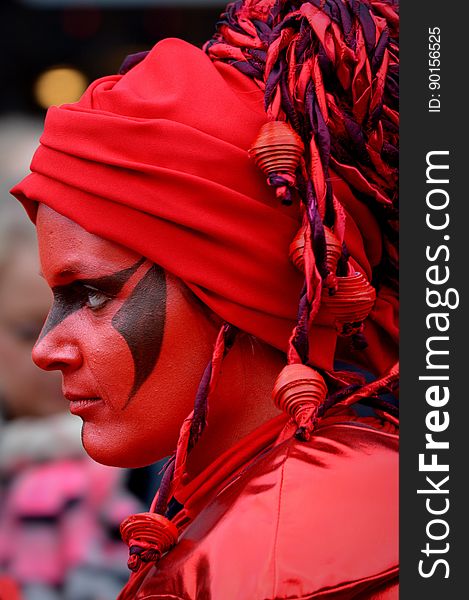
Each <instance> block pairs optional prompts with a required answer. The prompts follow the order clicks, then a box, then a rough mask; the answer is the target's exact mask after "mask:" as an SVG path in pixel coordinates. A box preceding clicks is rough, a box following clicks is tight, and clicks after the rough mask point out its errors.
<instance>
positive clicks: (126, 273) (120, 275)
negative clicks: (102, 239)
mask: <svg viewBox="0 0 469 600" xmlns="http://www.w3.org/2000/svg"><path fill="white" fill-rule="evenodd" d="M145 260H146V258H145V257H144V256H142V258H140V259H139V260H138V261H137V262H136V263H134V264H133V265H131V266H130V267H126V268H125V269H122V270H121V271H116V272H115V273H110V274H109V275H103V276H101V277H78V278H77V279H76V281H77V282H80V283H84V284H87V285H92V284H100V283H106V282H111V281H116V279H117V280H121V279H122V280H123V283H122V285H123V284H124V283H125V282H126V281H127V279H128V278H129V277H130V276H131V275H133V274H134V273H135V271H136V270H137V269H138V268H139V267H140V266H141V265H142V264H143V263H144V262H145ZM82 271H83V268H80V266H79V265H77V266H75V264H73V263H72V264H70V265H69V266H67V267H65V268H63V269H62V270H61V271H59V272H58V273H57V274H56V277H57V279H64V278H66V277H70V276H76V275H79V274H80V273H81V272H82ZM39 276H40V277H42V278H44V273H43V272H42V270H39ZM54 287H66V285H63V286H54Z"/></svg>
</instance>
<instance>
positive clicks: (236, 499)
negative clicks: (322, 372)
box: [138, 423, 398, 600]
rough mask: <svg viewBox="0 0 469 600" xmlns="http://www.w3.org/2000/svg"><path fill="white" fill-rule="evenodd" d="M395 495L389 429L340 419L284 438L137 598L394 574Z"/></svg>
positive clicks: (318, 585) (325, 594)
mask: <svg viewBox="0 0 469 600" xmlns="http://www.w3.org/2000/svg"><path fill="white" fill-rule="evenodd" d="M397 496H398V461H397V437H396V436H395V435H392V434H389V433H384V432H382V431H377V430H374V429H371V428H369V427H363V426H361V425H360V424H346V423H344V424H334V425H332V426H325V427H322V428H320V429H318V430H317V431H316V433H315V435H314V437H313V438H312V440H311V441H310V442H308V443H301V442H297V441H296V440H294V439H289V440H287V441H285V442H283V443H282V444H280V445H279V446H277V447H275V448H273V449H271V450H270V451H269V452H267V453H265V454H264V455H263V456H261V457H259V459H258V460H257V461H256V462H255V463H254V464H253V465H252V466H251V467H250V468H249V469H247V470H246V471H245V472H244V473H243V474H242V475H241V476H239V477H238V478H237V479H236V480H235V481H233V482H231V483H230V484H229V485H228V486H227V487H226V488H225V489H224V490H223V491H222V492H221V493H219V494H218V496H217V497H216V498H215V499H214V500H213V501H212V502H211V503H210V504H209V505H208V506H207V507H206V508H205V509H204V510H203V511H202V512H201V513H200V514H199V516H198V517H197V518H196V519H195V520H194V522H193V523H192V524H191V525H190V526H189V527H188V528H187V530H186V531H185V532H184V534H183V536H182V537H181V540H180V542H179V543H178V545H177V547H176V548H174V549H173V550H172V551H171V552H170V553H169V554H168V555H166V556H165V557H164V559H163V560H162V561H161V562H160V565H159V567H158V569H157V570H156V569H154V570H153V571H152V573H151V574H150V575H149V576H147V578H146V579H145V581H144V582H143V585H142V587H141V590H140V594H139V596H138V598H142V599H143V598H151V597H155V598H159V597H166V596H164V594H173V595H174V596H175V597H178V595H180V596H181V597H182V598H224V599H226V600H238V599H239V600H241V599H244V598H252V599H255V598H259V599H260V598H262V599H265V598H316V597H317V598H331V599H332V598H336V597H337V598H342V597H343V598H350V597H352V596H351V594H350V595H347V594H349V593H350V590H351V586H352V587H353V590H354V591H353V592H352V593H353V594H354V597H355V594H357V597H361V596H359V594H360V593H362V592H363V593H367V590H371V589H374V588H375V587H380V586H383V585H386V584H387V582H389V581H391V580H392V579H393V578H394V577H395V576H396V572H397V557H398V541H397V531H398V523H397V516H398V515H397V506H398V497H397ZM341 590H342V591H341ZM346 590H349V592H346ZM344 593H345V594H346V595H345V596H344V595H343V594H344ZM155 594H156V595H155ZM157 594H160V595H159V596H158V595H157ZM161 594H163V595H161ZM334 594H336V595H334ZM337 594H339V595H337ZM341 594H342V595H341ZM152 595H153V596H152ZM168 597H170V596H168ZM365 597H367V598H370V597H372V596H369V595H367V596H363V598H365ZM377 597H379V596H377ZM387 597H389V598H391V597H393V596H383V598H387Z"/></svg>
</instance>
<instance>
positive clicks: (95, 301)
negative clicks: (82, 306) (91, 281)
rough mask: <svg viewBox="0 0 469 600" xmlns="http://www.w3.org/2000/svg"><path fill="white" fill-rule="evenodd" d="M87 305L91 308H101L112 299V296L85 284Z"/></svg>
mask: <svg viewBox="0 0 469 600" xmlns="http://www.w3.org/2000/svg"><path fill="white" fill-rule="evenodd" d="M84 288H85V295H86V306H87V307H88V308H90V309H91V310H99V309H100V308H103V306H104V305H105V304H107V302H108V301H109V300H110V297H109V296H108V295H106V294H104V293H103V292H101V291H99V290H97V289H96V288H93V287H91V286H88V285H85V286H84Z"/></svg>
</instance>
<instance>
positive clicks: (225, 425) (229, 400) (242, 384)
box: [187, 334, 285, 479]
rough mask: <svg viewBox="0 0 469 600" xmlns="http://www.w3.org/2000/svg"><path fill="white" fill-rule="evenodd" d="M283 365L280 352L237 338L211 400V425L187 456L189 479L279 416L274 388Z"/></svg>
mask: <svg viewBox="0 0 469 600" xmlns="http://www.w3.org/2000/svg"><path fill="white" fill-rule="evenodd" d="M284 365H285V356H284V355H283V354H282V353H281V352H279V351H278V350H275V349H274V348H272V347H271V346H268V345H266V344H264V343H263V342H260V341H259V340H257V339H256V338H253V337H252V336H249V335H246V334H240V335H239V336H238V338H237V339H236V341H235V344H234V346H233V348H232V349H231V350H230V352H229V353H228V355H227V356H226V357H225V359H224V361H223V366H222V371H221V374H220V379H219V381H218V384H217V388H216V389H215V391H214V393H213V395H212V397H211V398H210V405H209V412H208V424H207V426H206V428H205V431H204V433H203V435H202V437H201V438H200V440H199V442H198V444H197V445H196V446H195V447H194V448H193V450H192V452H191V453H190V455H189V457H188V460H187V473H188V477H189V478H190V479H193V478H194V477H196V476H197V475H198V474H199V473H200V472H201V471H203V470H204V469H205V468H206V467H207V466H208V465H210V464H211V463H212V462H213V461H214V460H215V459H216V458H217V456H220V454H222V453H223V452H225V451H226V450H228V449H229V448H231V447H232V446H233V445H235V444H236V443H237V442H238V441H239V440H241V439H242V438H243V437H245V436H246V435H248V434H249V433H251V431H253V430H254V429H256V428H257V427H259V426H260V425H262V424H263V423H265V422H266V421H268V420H270V419H272V418H273V417H275V416H277V415H278V414H279V411H278V409H277V408H276V407H275V406H274V403H273V401H272V388H273V386H274V383H275V379H276V378H277V376H278V374H279V372H280V371H281V369H282V367H283V366H284Z"/></svg>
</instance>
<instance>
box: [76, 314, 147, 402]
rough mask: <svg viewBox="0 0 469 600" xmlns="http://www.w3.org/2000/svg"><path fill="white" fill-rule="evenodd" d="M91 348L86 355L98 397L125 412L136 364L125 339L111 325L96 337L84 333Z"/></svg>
mask: <svg viewBox="0 0 469 600" xmlns="http://www.w3.org/2000/svg"><path fill="white" fill-rule="evenodd" d="M84 335H85V339H86V342H85V343H86V345H87V346H88V349H86V348H85V349H84V352H83V354H84V356H85V357H86V358H85V360H86V362H87V365H84V366H85V367H88V369H89V372H90V374H91V375H92V378H93V380H94V383H95V385H96V387H97V388H98V389H97V390H96V392H97V395H98V396H100V397H102V398H103V399H104V400H105V402H106V405H107V406H108V407H109V408H114V409H118V410H122V408H123V407H124V406H125V404H126V402H127V399H128V397H129V394H130V391H131V388H132V381H133V379H134V372H135V369H134V363H133V360H132V355H131V353H130V351H129V348H128V346H127V344H126V342H125V340H124V339H123V338H122V337H121V336H120V335H119V333H118V332H117V331H116V330H115V329H114V328H113V327H112V325H111V322H110V320H109V322H108V323H107V324H105V325H103V326H102V327H100V328H99V329H97V330H94V332H93V335H88V337H86V333H84Z"/></svg>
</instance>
